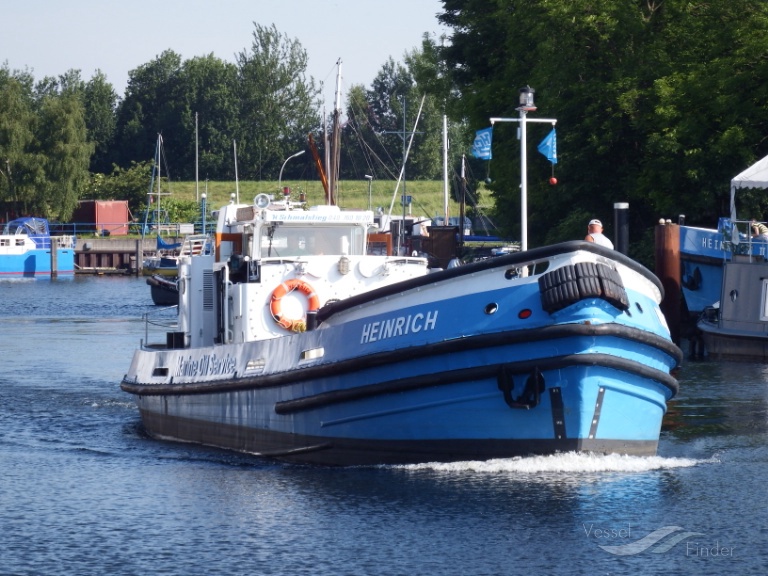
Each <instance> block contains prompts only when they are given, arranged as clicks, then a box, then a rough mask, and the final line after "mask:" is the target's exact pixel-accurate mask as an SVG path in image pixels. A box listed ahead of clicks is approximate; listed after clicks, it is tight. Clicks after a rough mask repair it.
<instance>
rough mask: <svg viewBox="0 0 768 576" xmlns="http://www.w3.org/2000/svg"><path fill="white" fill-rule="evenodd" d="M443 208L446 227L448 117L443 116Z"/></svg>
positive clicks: (447, 216)
mask: <svg viewBox="0 0 768 576" xmlns="http://www.w3.org/2000/svg"><path fill="white" fill-rule="evenodd" d="M443 207H444V208H445V221H444V222H443V225H444V226H448V222H449V220H448V218H449V214H448V116H446V115H445V114H443Z"/></svg>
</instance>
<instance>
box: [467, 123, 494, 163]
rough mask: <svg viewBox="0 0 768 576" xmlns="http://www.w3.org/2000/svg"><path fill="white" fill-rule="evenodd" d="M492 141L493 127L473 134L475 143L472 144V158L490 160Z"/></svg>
mask: <svg viewBox="0 0 768 576" xmlns="http://www.w3.org/2000/svg"><path fill="white" fill-rule="evenodd" d="M492 139H493V126H491V127H490V128H484V129H483V130H478V131H477V132H475V141H474V142H473V143H472V156H474V157H475V158H480V160H490V159H491V140H492Z"/></svg>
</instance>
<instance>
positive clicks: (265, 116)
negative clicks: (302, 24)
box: [237, 23, 320, 179]
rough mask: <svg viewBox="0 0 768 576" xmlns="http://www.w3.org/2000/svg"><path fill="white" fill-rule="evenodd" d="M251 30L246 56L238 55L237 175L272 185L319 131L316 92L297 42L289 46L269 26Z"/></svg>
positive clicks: (291, 41)
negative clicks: (288, 161)
mask: <svg viewBox="0 0 768 576" xmlns="http://www.w3.org/2000/svg"><path fill="white" fill-rule="evenodd" d="M254 28H255V30H254V32H253V43H252V45H251V48H250V51H247V50H243V51H242V52H240V53H239V54H238V55H237V67H238V75H239V80H240V89H241V93H240V94H241V101H240V105H241V108H240V118H241V123H240V133H239V137H238V139H237V144H238V157H239V159H240V161H241V163H242V165H243V168H242V169H241V171H240V174H242V175H243V176H244V177H245V178H252V179H261V178H273V179H276V178H277V177H278V173H279V171H280V167H281V166H282V164H283V162H284V160H285V158H287V157H288V156H290V155H291V154H293V153H295V152H296V151H298V150H302V149H304V148H305V147H306V141H307V135H308V134H309V133H310V132H312V131H317V128H318V127H319V126H320V118H319V116H318V113H317V110H318V109H319V105H320V103H319V95H320V91H319V89H318V88H317V87H316V85H315V81H314V79H313V78H312V77H309V78H308V77H307V75H306V70H307V52H306V50H304V48H302V46H301V44H300V43H299V42H298V40H290V39H289V38H288V37H287V36H285V35H283V34H281V33H280V32H278V31H277V28H276V27H275V26H274V25H272V26H271V27H265V26H262V25H260V24H256V23H254ZM298 164H299V163H294V164H293V165H289V168H288V170H289V171H292V170H294V169H295V168H294V167H295V166H297V165H298Z"/></svg>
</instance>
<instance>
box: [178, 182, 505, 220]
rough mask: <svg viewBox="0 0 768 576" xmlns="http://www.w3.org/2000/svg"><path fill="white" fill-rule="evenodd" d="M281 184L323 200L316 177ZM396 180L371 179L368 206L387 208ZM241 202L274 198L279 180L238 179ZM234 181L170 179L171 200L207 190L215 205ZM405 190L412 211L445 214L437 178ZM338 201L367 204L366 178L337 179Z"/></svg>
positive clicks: (455, 210) (485, 200)
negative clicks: (196, 183)
mask: <svg viewBox="0 0 768 576" xmlns="http://www.w3.org/2000/svg"><path fill="white" fill-rule="evenodd" d="M282 186H288V187H290V188H291V193H292V196H291V197H292V199H294V200H298V198H299V193H300V192H304V193H305V194H306V196H307V203H308V204H309V205H315V204H324V203H325V193H324V191H323V187H322V184H320V182H319V181H311V180H306V181H297V180H283V181H282ZM395 187H396V182H394V181H389V180H382V181H377V180H373V181H372V182H371V206H372V207H373V209H374V210H376V208H377V207H379V206H380V207H382V208H384V211H385V212H388V211H389V207H390V204H391V203H392V197H393V195H394V192H395ZM237 188H238V189H239V195H240V202H252V201H253V198H254V196H256V195H257V194H260V193H266V194H272V195H274V197H275V198H280V197H281V196H282V192H281V188H280V186H278V183H277V182H275V181H273V182H266V181H265V182H252V181H245V182H240V183H239V184H238V186H237ZM235 190H236V188H235V183H234V182H200V183H199V184H198V188H197V189H196V186H195V182H173V183H172V185H171V194H172V196H171V197H172V198H173V199H174V200H188V201H192V202H194V201H196V200H197V198H198V197H199V195H202V194H203V193H206V197H207V202H208V205H209V206H210V207H211V208H212V209H215V208H217V207H219V206H221V205H223V204H226V203H227V202H229V200H230V195H231V194H234V193H235ZM405 193H406V194H407V195H408V196H411V197H412V206H411V213H413V214H421V215H424V216H428V217H434V216H442V215H443V214H444V208H443V206H444V200H443V197H444V194H443V183H442V182H440V181H436V180H430V181H413V182H406V186H405ZM402 194H403V185H402V184H400V188H399V189H398V191H397V197H396V199H395V206H394V208H393V212H395V213H398V214H399V213H402V207H401V205H400V196H401V195H402ZM481 198H482V203H481V207H482V208H484V209H486V210H487V209H488V208H489V207H490V203H491V198H490V195H489V194H488V193H485V194H483V195H481ZM338 204H339V206H341V207H342V208H350V209H351V208H357V209H365V208H368V181H367V180H362V181H357V180H345V181H342V182H340V183H339V194H338ZM448 210H449V213H450V215H451V216H458V214H459V204H458V203H457V202H455V201H453V200H452V199H449V202H448Z"/></svg>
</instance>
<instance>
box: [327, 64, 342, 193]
mask: <svg viewBox="0 0 768 576" xmlns="http://www.w3.org/2000/svg"><path fill="white" fill-rule="evenodd" d="M336 66H337V67H338V72H337V75H336V98H335V102H334V106H333V127H332V130H331V142H330V146H329V149H330V166H329V170H328V196H329V200H330V202H329V203H330V204H331V205H335V204H336V200H337V198H336V194H337V191H338V182H339V169H340V167H341V58H339V60H338V61H337V62H336Z"/></svg>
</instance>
